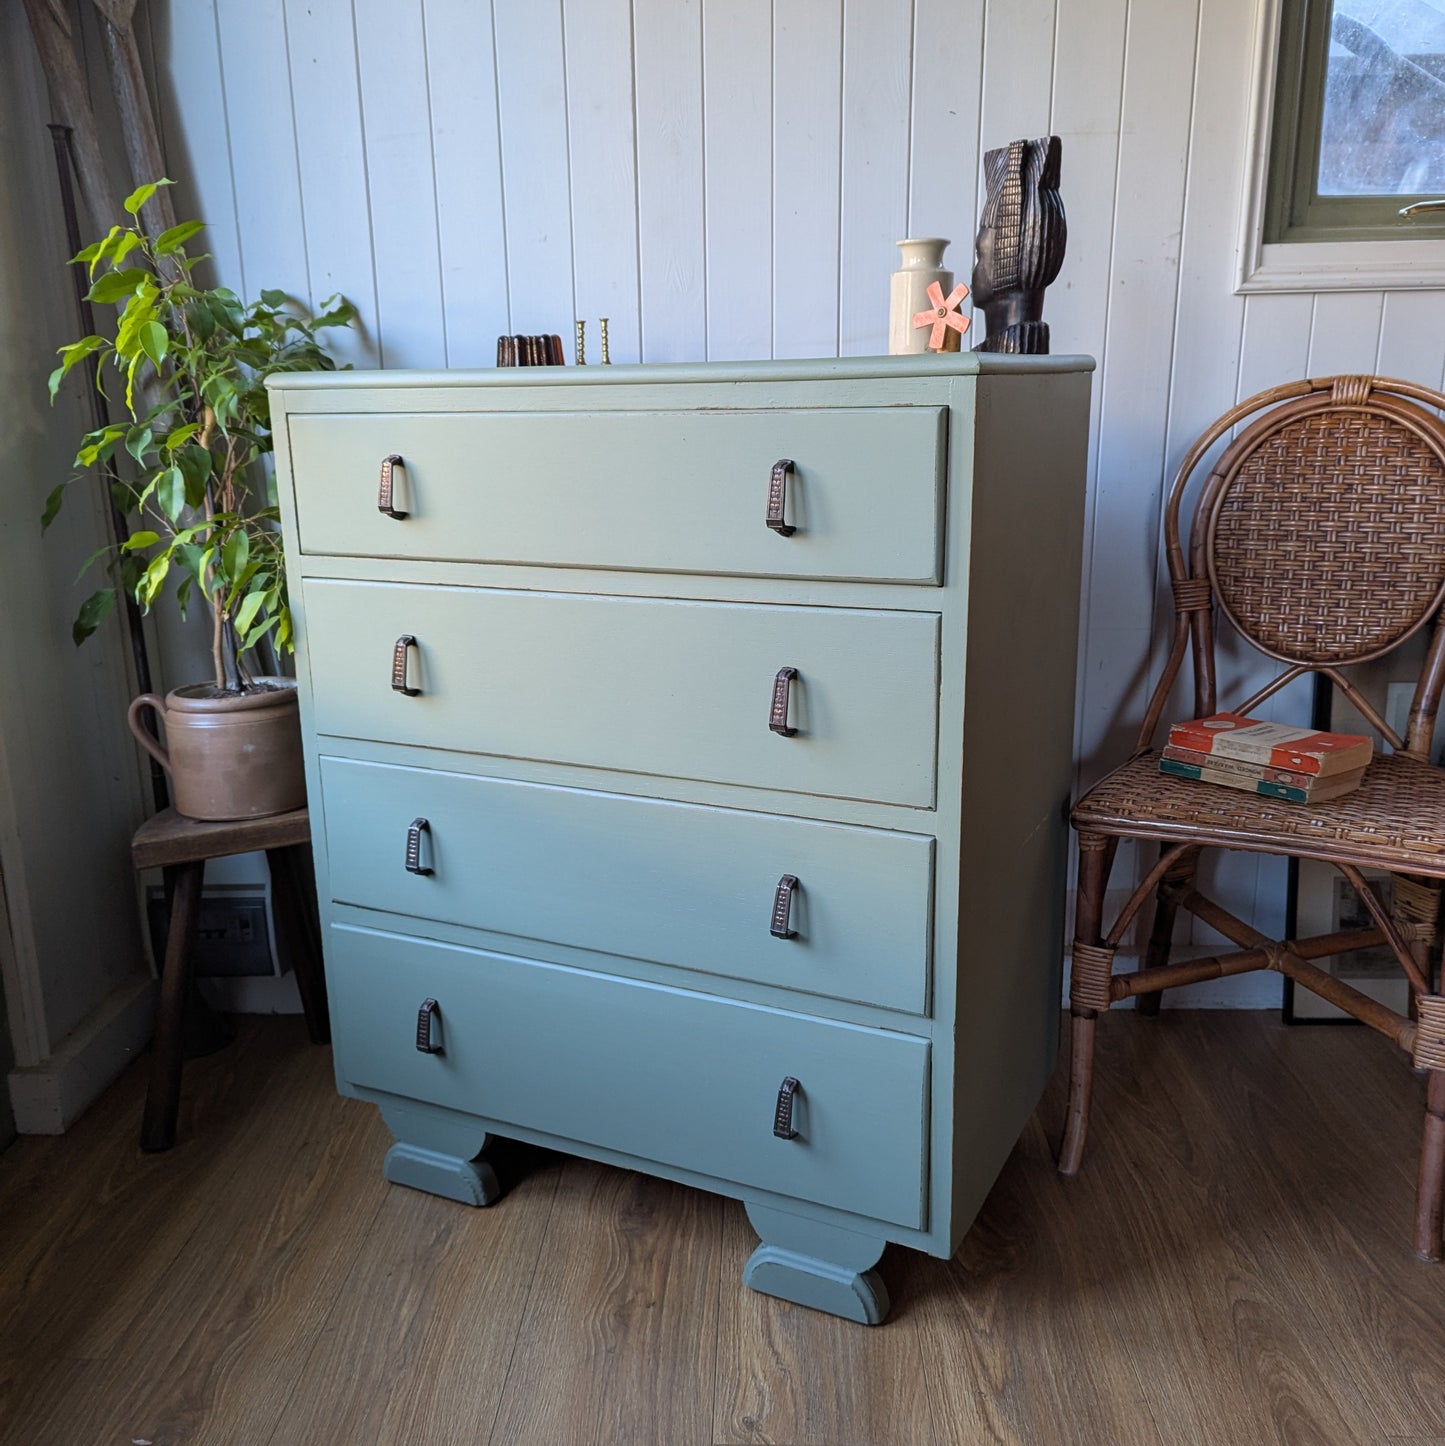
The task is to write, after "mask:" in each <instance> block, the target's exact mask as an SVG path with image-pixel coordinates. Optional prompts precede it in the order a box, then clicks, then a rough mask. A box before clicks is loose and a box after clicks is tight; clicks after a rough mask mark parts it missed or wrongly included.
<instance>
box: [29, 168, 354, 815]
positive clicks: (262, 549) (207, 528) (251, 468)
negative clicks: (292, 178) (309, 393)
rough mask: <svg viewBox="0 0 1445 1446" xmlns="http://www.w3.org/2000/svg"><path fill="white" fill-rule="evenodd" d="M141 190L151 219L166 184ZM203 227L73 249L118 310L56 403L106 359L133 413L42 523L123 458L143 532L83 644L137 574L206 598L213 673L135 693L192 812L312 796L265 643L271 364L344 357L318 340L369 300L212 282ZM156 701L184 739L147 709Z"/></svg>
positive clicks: (111, 552)
mask: <svg viewBox="0 0 1445 1446" xmlns="http://www.w3.org/2000/svg"><path fill="white" fill-rule="evenodd" d="M170 184H171V182H170V181H168V180H160V181H156V182H153V183H149V184H147V185H144V186H140V187H138V188H137V189H136V190H135V191H134V192H132V193H131V195H130V196H128V197H127V198H126V201H125V209H126V212H127V214H128V215H130V216H131V217H133V218H134V217H136V216H137V215H138V213H139V211H140V208H141V207H142V206H143V205H145V203H146V201H148V200H149V199H150V198H151V196H153V195H154V194H155V192H156V190H157V189H158V188H159V187H160V186H168V185H170ZM201 229H202V223H201V222H199V221H185V222H182V223H181V224H179V225H177V226H172V227H171V228H170V229H169V230H167V231H164V232H162V233H161V234H160V235H159V236H150V235H147V234H146V233H145V232H144V231H143V230H141V229H140V225H139V222H138V221H137V222H135V223H134V224H132V225H130V226H113V227H111V229H110V232H109V234H108V235H107V236H105V237H104V238H103V239H102V240H100V241H97V242H95V243H94V244H93V245H90V246H87V247H86V248H85V249H84V250H83V251H81V252H80V254H79V255H78V256H76V257H74V258H73V263H72V264H75V265H83V266H87V267H88V268H89V275H90V280H91V287H90V292H89V297H88V299H89V300H90V301H92V302H95V303H99V304H102V305H113V306H114V307H115V308H116V309H117V313H118V315H117V320H116V330H115V335H114V337H110V336H102V335H93V336H86V337H82V338H81V339H80V340H79V341H76V342H72V343H70V344H69V345H68V346H64V347H62V348H60V365H59V366H58V367H57V368H56V369H55V371H54V372H53V373H52V374H51V377H50V396H51V400H52V402H53V401H54V399H55V395H56V391H57V389H58V388H59V386H60V384H61V382H62V381H64V379H65V378H66V376H67V375H68V374H69V373H70V372H71V370H72V369H73V368H74V367H76V366H78V365H80V364H81V363H90V364H91V365H92V366H94V367H95V377H96V385H97V386H100V387H102V389H104V387H105V381H106V379H107V377H110V378H112V379H113V382H114V384H115V387H116V388H117V389H119V387H120V384H122V383H123V387H124V404H125V411H126V413H127V415H128V418H129V420H128V421H126V422H123V423H122V422H117V423H112V424H110V425H107V426H104V427H99V428H97V429H96V430H94V431H91V432H88V433H86V434H85V436H84V437H83V438H82V439H81V445H80V450H79V452H78V453H77V455H76V465H77V466H78V467H81V468H83V469H86V470H85V471H82V472H80V473H77V474H76V476H74V477H71V478H69V479H68V480H67V481H65V482H62V483H61V484H60V485H59V486H58V487H56V488H55V489H54V491H52V492H51V494H50V497H49V499H48V501H47V503H46V507H45V515H44V518H43V523H42V525H43V526H46V527H48V526H49V525H50V523H51V521H53V520H54V518H55V515H56V513H57V512H58V511H59V510H60V507H61V505H62V502H63V500H64V497H65V491H66V488H67V487H69V486H70V485H71V484H72V483H74V482H75V481H77V480H79V479H80V478H81V477H83V476H85V475H87V473H88V472H90V471H93V470H95V469H104V470H105V471H106V472H107V473H108V474H109V479H110V485H111V490H112V493H113V495H114V498H115V501H116V504H117V506H118V507H119V508H120V510H121V511H122V512H123V513H124V514H125V515H126V516H127V518H128V519H129V522H130V533H129V536H127V537H126V539H125V540H124V542H122V543H120V544H119V545H118V546H116V547H105V548H102V549H101V550H100V551H99V552H97V553H96V554H95V555H94V556H93V557H92V558H91V559H90V562H89V563H87V568H89V567H90V566H92V565H94V564H95V563H97V562H100V561H101V560H104V561H105V562H106V564H107V567H108V570H109V571H110V574H111V578H112V581H111V583H110V585H109V586H106V587H103V588H101V589H99V590H98V591H96V592H94V593H92V594H91V595H90V596H89V597H88V598H86V600H85V602H84V603H82V605H81V607H80V611H79V614H78V616H77V617H76V620H75V624H74V627H73V629H72V633H73V636H74V638H75V641H76V643H77V644H80V643H82V642H84V640H85V639H86V638H87V637H89V636H90V634H91V633H93V632H94V631H95V630H96V628H98V627H99V626H100V625H101V623H102V622H103V621H104V620H105V618H106V617H107V616H108V615H109V613H110V612H111V611H112V609H113V608H114V606H115V602H116V598H117V595H118V589H120V588H125V589H126V590H127V591H129V592H130V593H131V594H132V595H133V596H134V597H135V599H136V601H137V602H138V603H139V605H140V607H141V609H142V610H143V611H147V612H148V611H149V610H150V608H151V607H152V605H153V604H154V603H155V602H156V600H157V598H159V597H160V596H161V594H162V592H163V590H164V589H166V587H167V585H168V584H169V585H171V586H173V588H174V596H175V600H176V604H177V606H178V608H179V609H180V612H181V615H182V616H183V617H184V616H185V612H186V606H187V604H188V602H189V601H190V600H191V599H192V598H193V597H195V596H199V597H200V598H201V599H202V601H203V603H204V605H205V607H206V608H207V610H208V611H209V614H210V622H211V657H212V663H213V667H214V675H213V677H212V678H211V679H209V680H208V681H206V682H204V683H195V684H191V685H190V686H187V687H182V688H177V689H175V690H173V691H172V692H171V693H170V694H168V695H167V697H166V698H165V699H164V700H162V699H160V698H159V697H157V696H156V695H155V694H151V693H147V694H145V695H143V696H142V697H140V698H137V699H136V700H135V702H134V703H132V704H131V708H130V724H131V728H132V731H133V732H134V733H135V735H136V737H137V738H138V739H139V740H140V742H141V743H142V744H143V745H144V746H145V747H146V748H148V749H149V750H150V751H151V752H152V753H153V754H154V755H155V756H156V758H157V759H158V760H159V761H160V763H161V764H162V766H163V767H164V768H165V769H166V771H167V772H168V773H169V774H170V775H171V780H172V787H173V790H174V794H175V806H176V809H177V811H178V812H180V813H183V814H186V815H188V816H189V817H192V818H209V819H221V818H252V817H260V816H263V815H265V814H270V813H282V812H285V811H286V810H288V809H291V808H297V807H299V806H300V805H301V804H302V803H303V802H304V801H305V784H304V780H303V777H302V771H301V751H300V727H299V722H298V719H297V713H296V694H295V687H294V684H292V683H291V681H290V680H289V679H286V678H281V677H277V676H275V675H274V674H273V673H272V672H269V671H268V670H267V669H266V668H265V667H264V666H262V665H260V664H259V663H258V662H257V661H256V659H257V650H258V649H260V648H266V649H269V650H270V651H271V652H272V653H273V654H274V655H276V656H277V657H278V658H279V657H280V656H283V655H285V654H288V653H289V652H290V651H291V649H292V638H291V617H290V610H289V608H288V606H287V598H286V569H285V559H284V558H283V556H282V552H281V534H280V531H279V528H278V525H277V524H278V514H277V510H276V507H275V506H274V502H273V500H272V498H271V497H269V496H268V495H266V489H267V488H268V487H269V486H270V483H269V478H268V477H267V475H266V472H265V469H264V468H263V466H262V465H261V462H260V459H261V458H262V457H263V456H264V455H265V454H266V453H268V452H270V451H271V450H272V439H271V429H270V410H269V407H268V402H267V396H266V388H265V380H266V378H267V377H268V376H270V375H271V374H272V373H273V372H281V371H316V370H329V369H332V368H333V367H334V365H335V364H334V363H333V362H332V360H331V358H330V357H329V356H327V354H326V352H325V351H324V350H323V348H322V346H321V344H320V343H319V342H318V340H317V333H318V332H319V331H321V330H322V329H323V328H325V327H333V326H347V325H349V324H350V322H351V320H352V319H353V317H354V315H355V312H354V310H353V308H352V307H351V306H350V305H349V304H348V303H347V302H346V301H344V300H342V299H341V298H339V297H332V298H330V299H329V300H328V301H326V302H324V303H323V304H322V307H321V310H320V312H319V313H318V314H317V315H314V316H312V315H308V314H306V313H304V312H301V311H300V310H298V309H297V308H295V307H293V306H291V305H290V304H289V303H288V299H287V297H286V296H285V295H284V293H282V292H279V291H263V292H262V293H261V296H260V300H258V301H255V302H252V303H250V304H249V305H247V304H244V303H242V302H241V300H240V299H239V298H238V297H237V296H236V294H235V293H234V292H232V291H228V290H227V289H226V288H224V287H213V288H210V289H206V288H203V287H200V286H198V285H197V283H196V278H195V269H196V267H197V266H198V265H199V264H200V262H201V261H203V260H205V259H206V258H205V257H202V256H196V257H192V256H190V255H188V253H187V251H186V243H187V242H188V241H190V240H191V238H192V237H193V236H195V235H196V234H197V233H198V232H199V231H200V230H201ZM148 707H151V708H154V709H155V710H156V711H157V713H159V714H160V715H161V716H162V718H163V719H164V721H165V725H166V739H167V743H168V745H169V747H168V748H162V747H160V745H159V744H158V743H157V742H156V741H155V739H154V738H153V737H152V736H151V735H150V734H149V733H147V732H146V731H145V730H144V729H143V728H142V727H141V725H140V716H139V715H140V713H141V712H142V710H143V709H145V708H148Z"/></svg>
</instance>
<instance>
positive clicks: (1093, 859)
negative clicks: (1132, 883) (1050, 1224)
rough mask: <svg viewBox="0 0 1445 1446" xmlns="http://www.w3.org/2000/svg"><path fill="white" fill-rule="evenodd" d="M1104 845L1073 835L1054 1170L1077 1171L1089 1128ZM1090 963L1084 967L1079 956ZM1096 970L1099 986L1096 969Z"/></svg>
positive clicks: (1101, 962)
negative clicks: (1075, 864) (1066, 1008)
mask: <svg viewBox="0 0 1445 1446" xmlns="http://www.w3.org/2000/svg"><path fill="white" fill-rule="evenodd" d="M1108 864H1109V851H1108V849H1107V846H1106V843H1105V840H1104V839H1103V838H1102V837H1101V836H1099V835H1096V834H1080V836H1079V887H1078V897H1077V903H1076V910H1075V925H1074V971H1073V979H1072V982H1071V984H1070V986H1069V1004H1070V1013H1071V1015H1072V1028H1071V1030H1070V1034H1071V1038H1070V1042H1069V1047H1070V1053H1069V1104H1068V1111H1067V1114H1066V1116H1065V1120H1064V1137H1063V1140H1062V1141H1061V1142H1060V1145H1059V1170H1060V1172H1061V1173H1062V1174H1065V1175H1074V1174H1077V1173H1078V1169H1079V1164H1080V1162H1081V1161H1082V1159H1083V1155H1084V1141H1085V1139H1086V1138H1087V1136H1088V1132H1089V1104H1090V1101H1091V1099H1092V1097H1093V1092H1094V1030H1095V1021H1096V1020H1097V1019H1098V1016H1099V1010H1100V1007H1101V1006H1102V1008H1104V1009H1107V1008H1108V1007H1109V1006H1108V970H1109V967H1110V960H1111V959H1112V956H1113V952H1114V951H1113V950H1112V949H1104V948H1102V947H1101V944H1102V937H1103V936H1102V934H1101V933H1100V923H1101V920H1102V918H1103V912H1104V886H1105V884H1106V883H1107V881H1108ZM1085 959H1088V961H1089V964H1090V965H1091V966H1092V967H1091V968H1090V969H1088V970H1086V968H1085V964H1084V960H1085ZM1101 973H1102V975H1103V978H1102V989H1101V980H1100V977H1099V976H1100V974H1101Z"/></svg>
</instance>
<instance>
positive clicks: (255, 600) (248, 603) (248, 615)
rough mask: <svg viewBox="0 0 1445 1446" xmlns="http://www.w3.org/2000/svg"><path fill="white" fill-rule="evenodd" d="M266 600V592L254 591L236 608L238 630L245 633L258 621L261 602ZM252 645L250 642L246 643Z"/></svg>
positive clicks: (248, 645)
mask: <svg viewBox="0 0 1445 1446" xmlns="http://www.w3.org/2000/svg"><path fill="white" fill-rule="evenodd" d="M264 601H265V594H264V593H259V592H253V593H252V594H251V595H250V596H249V597H247V598H245V599H244V600H243V601H242V603H241V606H240V607H239V608H238V609H237V610H236V631H237V632H238V633H242V634H244V633H245V632H246V630H247V629H248V628H249V627H250V626H251V624H252V623H254V622H255V621H256V614H257V613H258V612H260V611H261V604H262V603H263V602H264ZM246 646H247V647H250V644H249V643H247V644H246Z"/></svg>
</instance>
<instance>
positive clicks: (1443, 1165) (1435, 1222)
mask: <svg viewBox="0 0 1445 1446" xmlns="http://www.w3.org/2000/svg"><path fill="white" fill-rule="evenodd" d="M1442 1222H1445V1069H1432V1070H1431V1071H1430V1078H1429V1083H1428V1084H1427V1086H1426V1091H1425V1138H1424V1140H1423V1141H1422V1142H1421V1145H1420V1183H1419V1188H1418V1189H1417V1191H1416V1195H1415V1254H1416V1255H1417V1256H1418V1257H1419V1258H1420V1259H1421V1260H1439V1259H1440V1250H1441V1245H1442V1241H1441V1228H1442Z"/></svg>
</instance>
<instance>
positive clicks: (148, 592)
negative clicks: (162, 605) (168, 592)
mask: <svg viewBox="0 0 1445 1446" xmlns="http://www.w3.org/2000/svg"><path fill="white" fill-rule="evenodd" d="M170 570H171V556H170V553H168V552H163V553H161V554H160V556H159V557H156V558H154V559H152V561H151V565H150V566H149V567H148V568H146V570H145V576H144V577H142V578H141V580H140V583H139V585H138V586H137V587H136V601H137V602H138V603H140V605H141V606H142V607H143V608H145V609H146V611H147V612H149V611H150V605H151V604H152V603H153V602H154V601H155V600H156V595H157V594H158V593H159V592H160V590H161V586H162V584H164V582H165V580H166V574H167V573H168V572H169V571H170Z"/></svg>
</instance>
